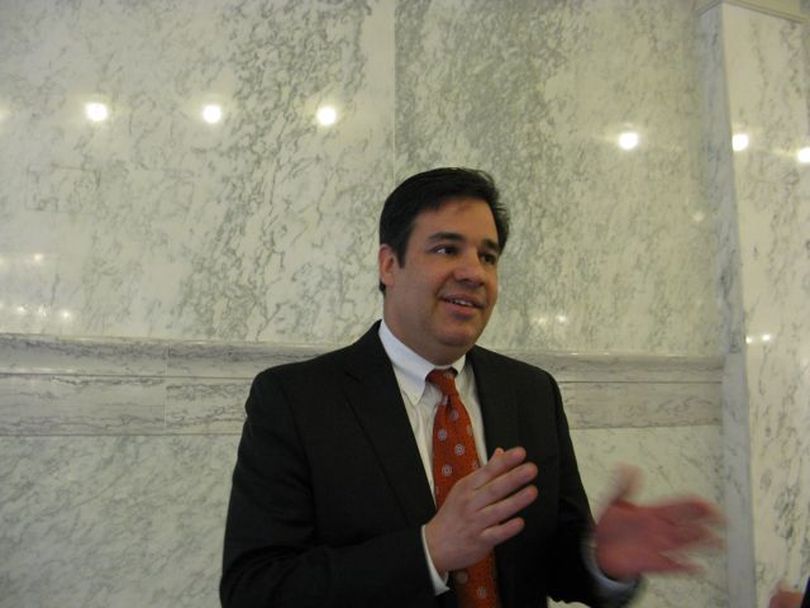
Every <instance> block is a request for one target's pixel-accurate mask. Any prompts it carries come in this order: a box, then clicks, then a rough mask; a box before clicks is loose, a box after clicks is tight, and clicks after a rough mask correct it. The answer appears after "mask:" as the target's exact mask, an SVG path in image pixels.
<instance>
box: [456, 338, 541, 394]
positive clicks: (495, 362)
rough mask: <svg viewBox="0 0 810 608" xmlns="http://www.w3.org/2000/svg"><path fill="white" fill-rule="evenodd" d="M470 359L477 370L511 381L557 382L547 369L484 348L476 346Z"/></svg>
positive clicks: (471, 352) (470, 354)
mask: <svg viewBox="0 0 810 608" xmlns="http://www.w3.org/2000/svg"><path fill="white" fill-rule="evenodd" d="M469 357H470V359H471V361H472V363H473V367H474V368H475V370H476V374H478V373H479V371H478V370H479V369H482V370H486V371H487V373H494V374H498V375H499V376H502V377H509V378H510V379H511V380H513V381H515V380H517V381H522V382H528V383H534V382H540V383H544V384H548V383H550V384H554V385H556V381H555V380H554V377H553V376H552V375H551V374H550V373H549V372H548V371H546V370H545V369H543V368H541V367H537V366H536V365H532V364H531V363H527V362H525V361H521V360H520V359H515V358H514V357H510V356H507V355H504V354H502V353H497V352H495V351H493V350H489V349H487V348H484V347H482V346H475V347H474V348H473V349H472V350H471V351H470V353H469Z"/></svg>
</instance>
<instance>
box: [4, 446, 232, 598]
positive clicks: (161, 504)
mask: <svg viewBox="0 0 810 608" xmlns="http://www.w3.org/2000/svg"><path fill="white" fill-rule="evenodd" d="M236 442H237V438H236V437H232V436H224V437H205V436H195V437H70V438H61V437H40V438H8V437H3V438H0V478H2V479H3V494H2V498H1V499H0V507H2V513H3V526H2V527H0V555H2V556H3V559H2V560H0V589H2V593H0V606H2V607H3V608H12V607H17V606H87V607H99V608H100V607H102V606H105V607H106V606H155V607H162V606H166V607H169V606H172V607H173V606H189V607H190V606H194V607H199V606H210V607H211V608H213V607H214V606H218V605H219V603H218V597H217V584H218V580H219V572H220V563H221V551H222V536H223V530H224V521H225V512H226V506H227V497H228V493H229V491H230V475H231V471H232V468H233V463H234V460H235V457H236Z"/></svg>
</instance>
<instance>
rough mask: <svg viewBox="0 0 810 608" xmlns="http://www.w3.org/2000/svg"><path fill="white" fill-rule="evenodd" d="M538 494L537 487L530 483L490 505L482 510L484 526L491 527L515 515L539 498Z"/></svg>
mask: <svg viewBox="0 0 810 608" xmlns="http://www.w3.org/2000/svg"><path fill="white" fill-rule="evenodd" d="M537 495H538V492H537V488H536V487H535V486H533V485H530V486H526V487H525V488H523V489H522V490H520V491H519V492H515V493H514V494H512V495H511V496H508V497H506V498H504V499H503V500H500V501H498V502H496V503H493V504H491V505H488V506H487V507H485V508H484V509H482V510H481V512H480V515H481V520H480V522H481V525H482V527H484V528H489V527H491V526H494V525H497V524H500V523H501V522H503V521H505V520H507V519H509V518H510V517H513V516H514V515H516V514H517V513H518V512H520V511H521V510H523V509H525V508H526V507H528V506H529V505H530V504H532V503H533V502H534V501H535V500H536V499H537Z"/></svg>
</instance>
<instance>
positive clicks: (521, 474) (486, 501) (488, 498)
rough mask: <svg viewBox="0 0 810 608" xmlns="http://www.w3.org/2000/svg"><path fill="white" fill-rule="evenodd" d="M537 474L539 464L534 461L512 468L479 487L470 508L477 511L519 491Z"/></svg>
mask: <svg viewBox="0 0 810 608" xmlns="http://www.w3.org/2000/svg"><path fill="white" fill-rule="evenodd" d="M536 476H537V466H536V465H535V464H534V463H533V462H524V463H523V464H521V465H519V466H517V467H515V468H514V469H510V470H509V471H506V472H505V473H503V474H501V475H500V476H498V477H496V478H495V479H492V480H491V481H490V482H489V483H487V484H486V485H483V486H481V487H479V488H478V489H477V490H476V491H475V493H474V494H473V496H472V499H471V500H470V508H471V509H473V510H475V511H477V510H480V509H484V508H486V507H487V506H489V505H492V504H495V503H496V502H498V501H500V500H502V499H504V498H506V497H507V496H509V495H510V494H513V493H514V492H517V491H518V490H519V489H521V488H523V487H524V486H525V485H526V484H528V483H529V482H531V481H532V479H534V478H535V477H536Z"/></svg>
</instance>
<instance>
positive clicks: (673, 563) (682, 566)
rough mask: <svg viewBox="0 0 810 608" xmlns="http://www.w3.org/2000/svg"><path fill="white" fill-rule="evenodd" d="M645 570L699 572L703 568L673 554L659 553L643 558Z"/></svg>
mask: <svg viewBox="0 0 810 608" xmlns="http://www.w3.org/2000/svg"><path fill="white" fill-rule="evenodd" d="M644 571H645V572H670V573H678V572H683V573H685V574H699V573H700V572H702V571H703V568H702V567H701V566H699V565H698V564H696V563H694V562H690V561H689V560H687V559H685V558H683V557H682V556H676V555H674V554H664V553H659V554H657V555H655V556H650V557H649V558H648V559H646V560H645V566H644Z"/></svg>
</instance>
